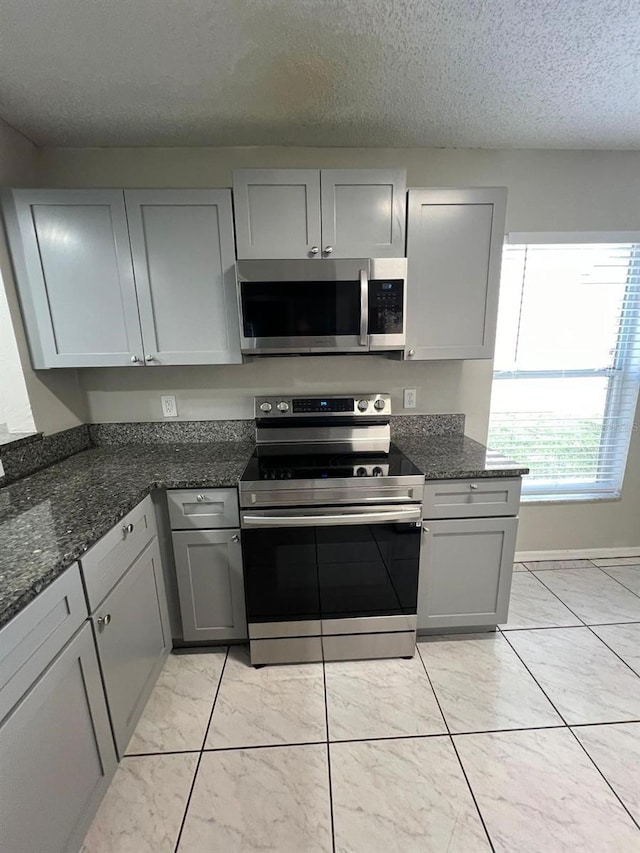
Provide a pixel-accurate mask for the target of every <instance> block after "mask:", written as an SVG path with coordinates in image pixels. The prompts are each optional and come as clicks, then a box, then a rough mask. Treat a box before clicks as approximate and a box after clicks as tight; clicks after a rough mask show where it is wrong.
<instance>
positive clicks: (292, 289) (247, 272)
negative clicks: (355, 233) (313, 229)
mask: <svg viewBox="0 0 640 853" xmlns="http://www.w3.org/2000/svg"><path fill="white" fill-rule="evenodd" d="M369 265H370V261H369V260H368V259H360V260H359V259H355V260H335V261H329V260H310V261H308V260H290V261H277V260H276V261H253V260H249V261H238V262H237V264H236V275H237V283H238V305H239V310H240V336H241V349H242V352H243V353H245V354H250V355H270V354H287V353H288V354H292V353H322V352H367V351H368V349H369V333H368V306H369V297H368V276H369Z"/></svg>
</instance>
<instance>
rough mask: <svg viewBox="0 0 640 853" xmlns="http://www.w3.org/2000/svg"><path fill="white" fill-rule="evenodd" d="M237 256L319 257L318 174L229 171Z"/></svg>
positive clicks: (282, 170)
mask: <svg viewBox="0 0 640 853" xmlns="http://www.w3.org/2000/svg"><path fill="white" fill-rule="evenodd" d="M233 202H234V205H235V214H236V241H237V243H236V245H237V252H238V257H239V258H258V259H262V258H264V259H267V258H313V257H314V256H319V253H320V246H321V242H322V236H321V231H320V172H319V171H318V170H317V169H241V170H239V171H236V172H234V173H233Z"/></svg>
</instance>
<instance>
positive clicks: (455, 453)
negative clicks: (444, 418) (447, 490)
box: [393, 435, 529, 480]
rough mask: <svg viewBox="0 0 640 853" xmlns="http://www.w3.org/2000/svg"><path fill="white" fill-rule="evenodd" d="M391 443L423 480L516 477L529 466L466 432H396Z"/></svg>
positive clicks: (526, 471) (526, 470)
mask: <svg viewBox="0 0 640 853" xmlns="http://www.w3.org/2000/svg"><path fill="white" fill-rule="evenodd" d="M393 443H394V444H395V445H396V447H398V448H400V450H402V452H403V453H405V454H406V455H407V456H408V457H409V459H411V461H412V462H413V464H414V465H417V467H418V468H419V469H420V470H421V471H422V472H423V473H424V476H425V479H426V480H464V479H467V478H470V479H478V478H480V477H520V476H521V475H523V474H528V473H529V469H528V468H526V467H524V466H523V465H519V464H518V463H517V462H513V461H511V460H510V459H507V457H506V456H502V454H500V453H498V452H497V451H495V450H490V449H489V448H487V447H485V446H484V444H480V442H478V441H474V439H473V438H469V437H468V436H466V435H442V436H440V435H438V436H423V437H409V436H396V438H394V441H393Z"/></svg>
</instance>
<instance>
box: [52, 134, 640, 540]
mask: <svg viewBox="0 0 640 853" xmlns="http://www.w3.org/2000/svg"><path fill="white" fill-rule="evenodd" d="M242 167H284V168H296V167H297V168H309V167H333V168H341V167H343V168H354V167H355V168H367V167H370V168H377V167H406V169H407V178H408V185H409V186H492V185H496V186H503V185H506V186H507V187H508V189H509V203H508V210H507V230H510V231H535V230H544V231H553V230H567V231H580V230H589V231H597V230H608V231H613V230H638V229H640V152H629V151H619V152H598V151H482V150H435V149H434V150H431V149H328V148H318V149H312V148H309V149H295V148H219V149H214V148H198V149H184V148H183V149H181V148H174V149H140V148H138V149H51V150H43V151H41V152H40V155H39V161H38V170H39V178H38V180H39V182H40V183H41V184H43V185H49V186H79V187H81V186H115V187H118V186H122V187H135V186H137V187H144V186H155V187H162V186H166V187H170V186H174V187H206V186H209V187H228V186H231V178H232V171H233V169H234V168H242ZM461 310H464V306H461ZM550 310H553V307H552V306H550ZM80 382H81V386H82V388H83V390H84V392H85V394H86V402H87V407H88V416H89V419H90V420H95V421H119V420H147V419H157V418H159V417H160V401H159V397H160V394H162V393H175V394H176V396H177V398H178V406H179V410H180V414H181V416H182V417H185V418H210V417H225V416H230V415H231V416H233V415H246V414H248V413H249V408H248V406H249V403H248V401H249V399H250V398H251V397H252V396H253V395H254V394H256V393H261V392H264V391H273V392H276V391H285V390H300V391H302V390H303V389H307V390H309V392H312V391H320V390H323V391H325V390H326V391H330V390H335V391H344V390H347V389H349V390H358V389H362V390H363V391H367V390H389V391H390V392H391V393H392V394H393V402H394V408H395V410H396V411H400V410H401V409H400V406H401V396H400V392H401V389H402V388H403V387H416V388H417V389H418V408H417V411H420V412H452V411H462V412H464V413H465V414H466V415H467V433H468V434H469V435H471V436H472V437H475V438H478V439H480V440H483V439H484V438H485V436H486V427H487V421H488V411H489V399H490V389H491V365H490V363H488V362H441V363H423V364H420V363H415V364H413V363H403V362H393V361H388V360H386V359H382V358H378V357H373V358H369V357H365V358H364V359H362V358H356V357H353V358H349V357H345V358H340V359H335V358H334V359H327V358H321V359H311V358H301V359H269V360H265V361H263V362H256V363H253V364H249V365H242V366H221V367H211V368H204V367H198V368H175V369H167V368H165V369H162V370H161V371H160V370H158V371H155V370H154V369H152V368H148V369H147V368H144V369H139V368H135V369H131V370H127V369H125V368H122V369H117V370H116V369H113V370H83V371H80ZM639 512H640V431H638V432H636V433H635V434H634V439H633V443H632V449H631V455H630V462H629V470H628V474H627V478H626V481H625V490H624V497H623V499H622V500H621V501H619V502H611V503H607V504H590V505H588V506H585V505H570V506H554V507H549V506H537V507H524V508H523V509H522V515H521V525H520V534H519V538H518V548H519V549H520V550H537V549H562V548H567V549H570V548H580V547H598V548H604V547H608V546H616V545H617V546H632V545H636V544H640V530H639V529H638V523H637V521H638V515H639Z"/></svg>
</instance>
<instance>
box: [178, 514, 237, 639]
mask: <svg viewBox="0 0 640 853" xmlns="http://www.w3.org/2000/svg"><path fill="white" fill-rule="evenodd" d="M173 549H174V553H175V557H176V573H177V577H178V594H179V597H180V612H181V614H182V629H183V639H184V640H185V641H191V640H236V639H240V640H242V639H246V637H247V617H246V613H245V607H244V580H243V576H242V552H241V547H240V531H239V530H198V531H193V532H191V531H190V532H186V531H184V532H179V533H174V534H173Z"/></svg>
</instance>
